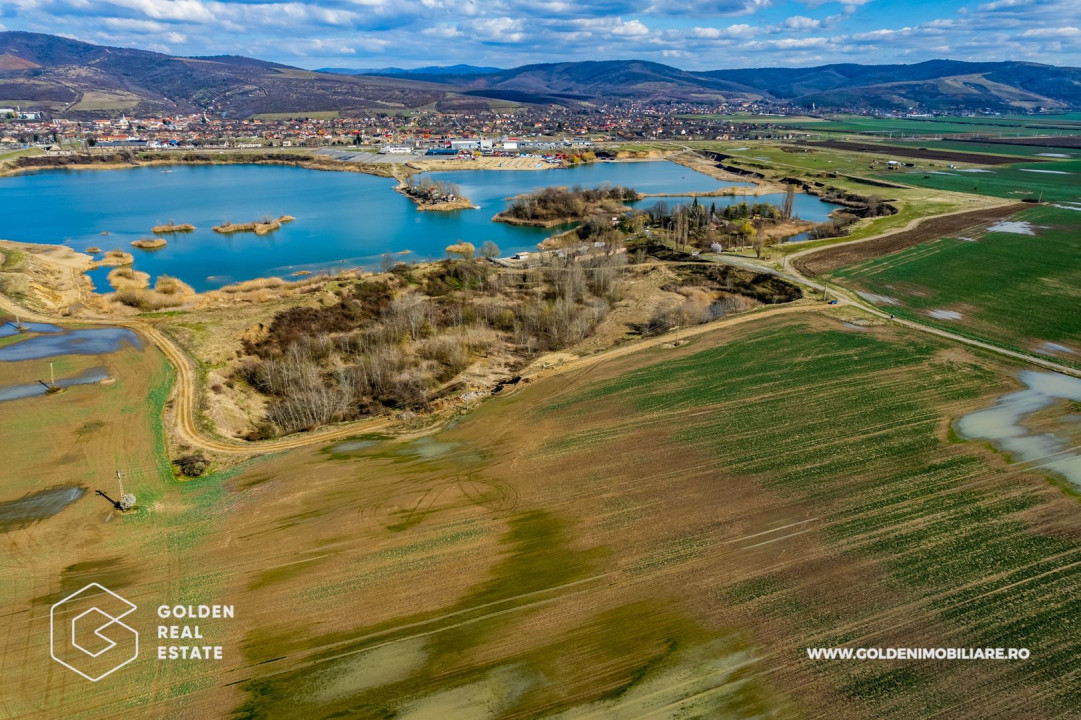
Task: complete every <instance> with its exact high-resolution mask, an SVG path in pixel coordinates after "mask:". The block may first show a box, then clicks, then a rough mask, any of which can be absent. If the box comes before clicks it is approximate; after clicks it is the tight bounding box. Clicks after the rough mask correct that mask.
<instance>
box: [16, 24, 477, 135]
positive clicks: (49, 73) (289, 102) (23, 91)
mask: <svg viewBox="0 0 1081 720" xmlns="http://www.w3.org/2000/svg"><path fill="white" fill-rule="evenodd" d="M16 102H18V103H20V104H22V105H23V106H24V107H31V106H32V107H37V108H42V109H45V110H47V111H49V112H51V113H54V114H58V115H66V116H79V115H85V116H102V115H119V114H120V113H128V114H134V115H142V114H165V113H180V112H196V111H208V112H210V113H213V114H218V113H226V114H227V115H230V116H248V115H253V114H258V113H273V112H314V111H327V110H339V111H350V110H360V109H382V108H386V109H394V110H400V109H401V108H403V107H405V108H415V107H421V106H429V107H437V108H440V109H445V110H453V109H459V108H477V107H483V106H487V105H488V101H487V100H486V99H485V98H484V97H483V94H481V95H480V96H477V94H475V93H470V94H468V95H466V94H463V93H461V92H458V91H457V89H455V88H453V87H449V86H448V85H447V84H446V83H442V84H433V83H429V82H424V81H422V80H419V79H407V78H398V77H381V76H369V75H361V76H345V75H332V74H327V73H319V72H312V71H309V70H301V69H300V68H294V67H289V66H288V65H281V64H278V63H272V62H265V61H262V60H255V59H252V58H245V57H238V56H231V55H230V56H215V57H193V58H185V57H172V56H169V55H163V54H161V53H155V52H148V51H145V50H135V49H130V48H114V47H104V46H100V45H91V44H89V43H84V42H79V41H76V40H69V39H67V38H62V37H56V36H53V35H42V34H39V33H26V32H0V105H4V104H13V103H16Z"/></svg>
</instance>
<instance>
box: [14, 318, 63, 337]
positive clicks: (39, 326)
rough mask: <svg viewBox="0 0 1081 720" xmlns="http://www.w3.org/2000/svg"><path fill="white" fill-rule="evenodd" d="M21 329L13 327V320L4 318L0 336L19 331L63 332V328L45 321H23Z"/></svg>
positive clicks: (15, 333)
mask: <svg viewBox="0 0 1081 720" xmlns="http://www.w3.org/2000/svg"><path fill="white" fill-rule="evenodd" d="M21 328H22V329H19V328H17V327H15V321H14V320H5V321H3V325H0V338H4V337H11V336H12V335H18V334H19V333H20V332H25V333H59V332H64V328H61V327H57V326H56V325H49V324H47V323H32V322H24V323H22V326H21Z"/></svg>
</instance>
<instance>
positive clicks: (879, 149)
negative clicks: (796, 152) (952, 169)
mask: <svg viewBox="0 0 1081 720" xmlns="http://www.w3.org/2000/svg"><path fill="white" fill-rule="evenodd" d="M807 145H809V146H811V147H823V148H831V149H833V150H847V151H849V152H861V153H871V154H874V155H896V156H898V157H910V158H919V159H921V160H942V161H943V162H959V163H969V164H972V165H1009V164H1010V163H1015V162H1017V158H1016V157H1007V156H1004V155H1003V156H1000V155H984V154H981V153H967V152H959V151H957V150H932V149H930V148H914V147H898V146H896V145H886V144H879V143H856V142H844V141H842V140H820V141H817V142H811V143H807ZM1044 159H1045V158H1032V160H1033V162H1041V161H1043V160H1044Z"/></svg>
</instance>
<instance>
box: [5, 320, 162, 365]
mask: <svg viewBox="0 0 1081 720" xmlns="http://www.w3.org/2000/svg"><path fill="white" fill-rule="evenodd" d="M125 345H131V346H132V347H135V348H142V346H143V344H142V342H141V341H140V340H139V336H138V335H136V334H135V333H133V332H132V331H131V330H128V329H127V328H115V327H102V328H89V329H86V330H70V331H67V332H61V333H55V334H51V335H33V336H31V337H28V338H26V339H25V340H20V341H18V342H13V343H12V344H10V345H4V346H0V362H20V361H22V360H40V359H41V358H49V357H57V356H60V355H104V354H107V353H113V352H116V351H117V350H119V349H120V348H122V347H124V346H125Z"/></svg>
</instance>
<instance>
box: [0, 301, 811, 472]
mask: <svg viewBox="0 0 1081 720" xmlns="http://www.w3.org/2000/svg"><path fill="white" fill-rule="evenodd" d="M0 308H3V309H4V310H6V311H7V312H9V313H11V314H15V313H18V314H19V317H20V318H22V319H24V320H30V321H34V322H45V323H56V322H58V321H59V322H63V321H70V322H76V323H79V324H86V325H109V326H113V327H124V328H127V329H129V330H131V331H133V332H135V333H138V334H139V335H141V336H142V337H143V338H145V339H146V340H147V341H149V342H150V343H151V344H153V345H155V346H156V347H157V348H158V349H159V350H161V352H162V354H163V355H165V358H166V359H167V360H168V361H169V364H171V365H172V366H173V368H174V369H175V370H176V382H175V383H174V384H173V389H172V392H171V393H170V399H172V400H173V408H172V410H173V416H174V422H173V423H172V426H171V427H172V432H173V439H174V441H175V442H177V443H179V444H184V445H188V446H191V447H192V448H197V449H202V450H209V451H211V452H216V453H222V454H227V455H259V454H263V453H269V452H278V451H281V450H292V449H295V448H301V447H305V446H308V445H316V444H319V443H325V442H330V441H333V440H340V439H343V438H348V437H352V436H355V435H358V434H361V433H368V432H375V431H379V430H384V429H386V428H388V427H390V426H391V425H393V424H394V421H393V420H392V419H390V418H386V417H373V418H368V419H365V420H357V421H355V422H350V423H345V424H342V425H336V426H333V427H329V428H326V429H323V430H317V431H315V432H310V433H303V434H298V435H290V436H288V437H284V438H279V439H277V440H263V441H259V442H249V441H244V440H232V439H229V438H222V437H218V436H215V435H212V434H210V433H208V432H207V431H206V430H204V429H203V428H202V427H201V426H200V423H199V419H198V415H197V413H196V399H197V398H198V395H199V392H200V388H199V383H198V376H197V373H196V371H195V368H194V365H193V363H192V361H191V358H189V357H188V355H187V353H185V352H184V351H183V350H182V349H180V347H179V346H177V344H176V343H175V342H173V340H172V339H171V338H170V337H169V336H168V335H166V334H165V333H163V332H161V331H160V330H159V329H157V328H156V327H154V326H153V325H151V324H150V323H147V322H145V321H141V320H131V319H126V318H115V319H112V318H70V319H67V318H58V317H55V316H51V315H43V314H41V313H38V312H33V311H30V310H26V309H25V308H22V307H19V306H18V305H16V304H14V303H13V302H11V300H10V299H9V298H7V297H5V296H3V295H0ZM818 309H820V308H819V306H817V305H795V306H792V305H784V306H770V307H768V308H766V309H762V310H756V311H753V312H750V313H747V314H743V315H736V316H733V317H729V318H722V319H720V320H715V321H713V322H711V323H706V324H704V325H697V326H694V327H690V328H683V329H679V330H676V331H673V332H670V333H666V334H665V335H658V336H657V337H654V338H649V339H648V340H643V341H641V342H635V343H629V344H627V345H622V346H620V347H617V348H613V349H611V350H606V351H603V352H600V353H596V354H594V355H586V356H584V357H579V358H577V359H575V360H571V361H569V362H566V363H563V364H561V365H558V366H555V367H552V368H546V369H543V370H538V371H537V372H535V373H531V374H529V375H526V377H546V376H549V375H555V374H559V373H563V372H569V371H571V370H575V369H579V368H582V367H585V366H589V365H593V364H595V363H598V362H602V361H604V360H608V359H612V358H617V357H622V356H624V355H628V354H630V353H633V352H637V351H639V350H643V349H645V348H649V347H656V346H658V345H664V344H666V343H670V342H673V341H674V340H676V339H680V340H682V339H685V338H688V337H693V336H695V335H701V334H702V333H706V332H710V331H712V330H716V329H717V328H719V327H727V326H732V325H741V324H743V323H746V322H750V321H752V320H756V319H758V318H760V317H766V316H774V315H780V314H787V313H792V312H807V311H811V310H818Z"/></svg>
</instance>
